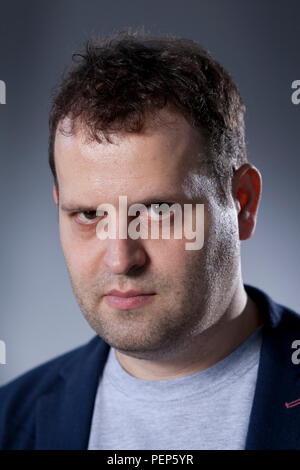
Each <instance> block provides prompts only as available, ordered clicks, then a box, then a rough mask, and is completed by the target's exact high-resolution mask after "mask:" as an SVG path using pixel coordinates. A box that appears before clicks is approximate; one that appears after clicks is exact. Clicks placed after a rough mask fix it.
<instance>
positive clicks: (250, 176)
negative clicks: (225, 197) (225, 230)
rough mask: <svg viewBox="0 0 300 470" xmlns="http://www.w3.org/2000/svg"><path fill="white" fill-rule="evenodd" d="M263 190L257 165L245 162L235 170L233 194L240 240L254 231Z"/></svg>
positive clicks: (245, 238) (248, 236)
mask: <svg viewBox="0 0 300 470" xmlns="http://www.w3.org/2000/svg"><path fill="white" fill-rule="evenodd" d="M261 191H262V178H261V174H260V172H259V171H258V169H257V168H255V166H253V165H251V164H250V163H245V164H243V165H242V166H240V168H238V169H237V170H236V171H235V173H234V175H233V179H232V195H233V199H234V201H235V203H236V207H237V211H238V223H239V235H240V240H247V239H248V238H250V237H251V236H252V235H253V233H254V230H255V225H256V217H257V212H258V206H259V201H260V197H261Z"/></svg>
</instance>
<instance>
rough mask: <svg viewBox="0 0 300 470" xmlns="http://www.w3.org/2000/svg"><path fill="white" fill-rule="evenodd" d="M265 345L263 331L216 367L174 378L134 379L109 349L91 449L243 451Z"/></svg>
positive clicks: (257, 332)
mask: <svg viewBox="0 0 300 470" xmlns="http://www.w3.org/2000/svg"><path fill="white" fill-rule="evenodd" d="M261 342H262V327H260V328H259V329H258V330H256V332H255V333H253V334H252V335H251V336H250V337H249V338H248V339H247V340H246V341H245V342H244V343H243V344H242V345H241V346H239V347H238V348H236V349H235V350H234V351H233V352H232V353H231V354H230V355H228V356H227V357H226V358H224V359H223V360H221V361H219V362H218V363H216V364H214V365H213V366H212V367H209V368H208V369H205V370H203V371H200V372H197V373H194V374H191V375H187V376H184V377H178V378H175V379H169V380H142V379H138V378H136V377H133V376H132V375H130V374H129V373H128V372H126V371H125V370H124V369H123V367H122V366H121V365H120V363H119V361H118V359H117V357H116V355H115V350H114V348H110V350H109V354H108V359H107V362H106V364H105V367H104V371H103V374H102V376H101V377H100V381H99V386H98V390H97V394H96V399H95V404H94V412H93V417H92V425H91V431H90V438H89V444H88V449H103V450H104V449H107V450H110V449H114V450H121V449H126V450H127V449H129V450H132V449H136V450H144V449H150V450H172V449H175V450H193V449H244V448H245V440H246V435H247V430H248V424H249V416H250V412H251V407H252V402H253V397H254V391H255V385H256V377H257V370H258V363H259V356H260V348H261Z"/></svg>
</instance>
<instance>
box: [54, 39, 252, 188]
mask: <svg viewBox="0 0 300 470" xmlns="http://www.w3.org/2000/svg"><path fill="white" fill-rule="evenodd" d="M72 60H73V64H72V66H71V67H70V69H68V70H67V72H65V74H63V78H62V82H61V84H60V85H59V86H58V89H57V90H56V91H55V92H54V96H53V100H52V106H51V111H50V117H49V129H50V136H49V165H50V168H51V171H52V173H53V177H54V182H55V184H56V186H57V189H58V181H57V175H56V170H55V159H54V141H55V133H56V129H57V128H58V124H59V123H60V122H61V121H62V120H63V119H64V118H65V117H68V118H70V122H71V130H70V131H69V133H72V132H74V128H75V124H76V122H77V121H78V120H79V121H80V123H81V125H83V126H84V128H85V129H86V130H87V131H88V134H89V136H90V138H91V139H94V140H96V141H97V142H101V140H102V139H103V138H105V139H107V140H108V141H110V140H109V134H110V133H111V132H117V131H125V132H141V131H142V130H143V127H144V126H145V124H146V121H147V117H148V116H149V113H150V114H151V115H154V114H155V112H156V111H159V110H160V109H162V108H164V107H165V106H166V105H171V106H172V107H173V108H174V107H175V108H176V110H177V111H178V112H180V113H182V115H183V116H184V117H185V118H186V119H187V120H188V122H189V123H190V124H191V125H192V126H193V127H196V128H197V129H199V131H200V132H202V134H203V133H204V134H205V135H206V136H207V142H208V146H207V148H208V153H209V155H207V162H209V163H210V164H211V165H209V166H210V167H211V168H212V169H213V171H212V174H214V176H216V175H217V180H218V182H219V183H220V184H219V187H220V188H221V190H222V193H223V195H225V197H226V195H227V191H228V188H229V186H228V183H229V182H230V181H231V176H232V174H233V170H234V168H236V167H239V166H240V165H241V164H242V163H244V162H245V161H247V157H246V150H245V129H244V112H245V105H244V103H243V101H242V98H241V96H240V94H239V91H238V88H237V86H236V85H235V83H234V82H233V80H232V78H231V76H230V75H229V74H228V72H227V71H226V70H225V69H224V68H223V67H222V66H221V65H220V64H219V63H218V62H216V61H215V60H214V59H213V58H212V57H211V56H210V54H209V53H208V52H207V51H206V50H205V49H204V48H203V47H202V46H200V45H199V44H198V43H197V42H195V41H193V40H190V39H183V38H178V37H174V36H172V35H166V36H163V37H153V36H150V35H146V34H145V33H144V32H140V31H138V32H135V33H131V32H130V31H125V32H124V31H121V32H118V33H117V34H115V35H111V36H108V37H104V38H99V37H97V38H92V39H90V40H88V41H87V42H86V44H85V49H84V51H83V52H80V53H75V54H73V55H72ZM60 131H61V129H60ZM62 132H64V131H63V130H62ZM100 136H102V137H100Z"/></svg>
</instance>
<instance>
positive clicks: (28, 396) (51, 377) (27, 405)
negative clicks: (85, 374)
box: [0, 336, 99, 449]
mask: <svg viewBox="0 0 300 470" xmlns="http://www.w3.org/2000/svg"><path fill="white" fill-rule="evenodd" d="M98 341H99V337H98V336H96V337H93V338H92V339H91V340H90V341H89V342H88V343H86V344H83V345H81V346H78V347H76V348H74V349H72V350H70V351H67V352H65V353H63V354H61V355H59V356H57V357H54V358H53V359H50V360H48V361H46V362H44V363H42V364H40V365H38V366H36V367H34V368H32V369H30V370H29V371H27V372H25V373H23V374H22V375H20V376H18V377H17V378H15V379H13V380H12V381H10V382H8V383H7V384H5V385H3V386H1V387H0V404H1V406H0V449H2V448H3V447H2V446H3V442H7V436H9V435H12V434H14V435H16V434H21V435H23V434H26V433H27V434H28V436H27V437H28V439H27V440H28V441H29V442H30V440H31V438H32V439H33V436H30V432H32V431H31V430H32V429H33V428H34V419H35V404H36V401H37V400H38V398H39V397H40V396H42V395H43V394H44V393H48V392H50V391H51V389H52V388H55V387H56V386H57V384H58V382H59V381H60V380H61V377H60V370H61V369H63V368H64V367H66V366H67V365H68V363H74V362H75V363H76V362H77V361H78V362H79V361H80V360H82V358H83V357H84V356H85V355H86V354H88V351H89V350H90V349H91V348H93V347H94V345H95V344H96V343H97V342H98ZM20 423H21V424H20ZM20 428H22V429H20Z"/></svg>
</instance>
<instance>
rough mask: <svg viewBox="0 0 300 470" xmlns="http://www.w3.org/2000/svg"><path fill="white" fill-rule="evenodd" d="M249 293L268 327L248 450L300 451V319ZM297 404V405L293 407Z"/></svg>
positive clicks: (257, 292)
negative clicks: (296, 352) (299, 342)
mask: <svg viewBox="0 0 300 470" xmlns="http://www.w3.org/2000/svg"><path fill="white" fill-rule="evenodd" d="M246 290H247V291H248V293H249V295H250V296H252V298H253V300H255V299H256V300H257V303H258V304H259V305H260V308H261V310H262V314H263V315H264V319H265V323H264V327H263V343H262V349H261V356H260V362H259V368H258V375H257V383H256V389H255V395H254V400H253V405H252V410H251V414H250V421H249V427H248V434H247V439H246V447H245V448H246V449H300V432H299V423H300V400H299V405H298V404H297V401H295V400H297V399H298V398H300V365H295V364H293V363H292V360H291V356H292V353H293V349H292V348H291V344H292V342H293V341H294V340H295V339H299V336H300V335H299V333H300V331H299V323H300V322H299V316H298V315H296V314H295V313H294V312H292V311H291V310H289V309H287V308H285V307H283V306H281V305H279V304H277V303H275V302H274V301H272V299H270V297H268V296H266V294H264V293H263V292H262V291H260V290H258V289H254V288H251V287H249V286H247V288H246ZM293 402H294V403H293Z"/></svg>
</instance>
